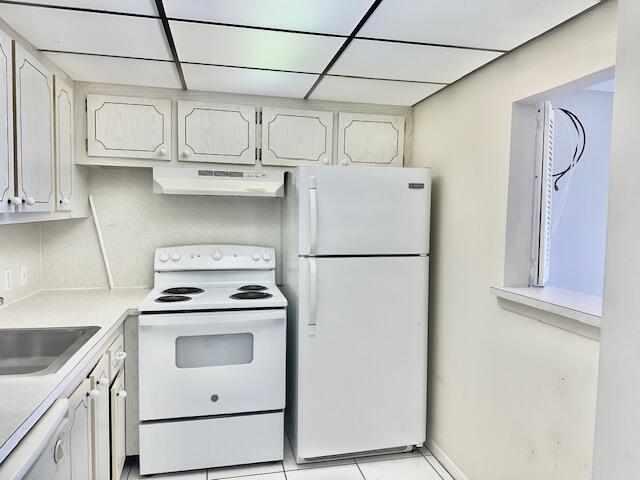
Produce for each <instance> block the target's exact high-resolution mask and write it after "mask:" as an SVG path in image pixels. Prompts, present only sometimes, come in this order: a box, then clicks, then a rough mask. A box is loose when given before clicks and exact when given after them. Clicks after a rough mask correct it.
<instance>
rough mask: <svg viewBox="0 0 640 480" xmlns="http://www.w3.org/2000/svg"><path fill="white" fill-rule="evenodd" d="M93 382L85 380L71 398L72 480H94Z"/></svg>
mask: <svg viewBox="0 0 640 480" xmlns="http://www.w3.org/2000/svg"><path fill="white" fill-rule="evenodd" d="M90 392H91V382H90V380H89V379H88V378H85V379H84V381H83V382H82V383H81V384H80V386H79V387H78V388H77V389H76V391H75V392H73V393H72V394H71V396H70V397H69V457H70V461H71V480H87V479H91V478H92V475H93V473H92V470H93V460H92V447H91V445H92V443H93V442H92V421H91V420H92V412H91V402H92V398H91V396H90Z"/></svg>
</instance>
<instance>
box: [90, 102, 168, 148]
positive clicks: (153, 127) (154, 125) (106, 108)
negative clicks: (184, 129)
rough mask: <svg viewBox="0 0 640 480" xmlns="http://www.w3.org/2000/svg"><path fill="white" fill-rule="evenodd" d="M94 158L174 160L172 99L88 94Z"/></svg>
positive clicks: (91, 145)
mask: <svg viewBox="0 0 640 480" xmlns="http://www.w3.org/2000/svg"><path fill="white" fill-rule="evenodd" d="M87 149H88V154H89V156H92V157H121V158H151V159H154V160H171V100H156V99H152V98H135V97H113V96H105V95H87Z"/></svg>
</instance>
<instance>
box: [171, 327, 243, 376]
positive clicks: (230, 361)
mask: <svg viewBox="0 0 640 480" xmlns="http://www.w3.org/2000/svg"><path fill="white" fill-rule="evenodd" d="M252 361H253V334H251V333H230V334H223V335H194V336H190V337H178V338H176V367H178V368H201V367H222V366H225V365H245V364H247V363H251V362H252Z"/></svg>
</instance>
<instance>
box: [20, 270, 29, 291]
mask: <svg viewBox="0 0 640 480" xmlns="http://www.w3.org/2000/svg"><path fill="white" fill-rule="evenodd" d="M28 273H29V272H28V270H27V266H26V265H20V285H21V286H23V287H24V286H25V285H27V284H28V283H29V277H28Z"/></svg>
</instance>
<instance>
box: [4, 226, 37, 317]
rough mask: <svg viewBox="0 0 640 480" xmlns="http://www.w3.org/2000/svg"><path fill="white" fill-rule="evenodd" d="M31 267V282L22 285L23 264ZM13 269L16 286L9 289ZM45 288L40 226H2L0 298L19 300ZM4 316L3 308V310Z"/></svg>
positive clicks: (29, 279) (28, 267)
mask: <svg viewBox="0 0 640 480" xmlns="http://www.w3.org/2000/svg"><path fill="white" fill-rule="evenodd" d="M21 265H25V266H26V267H27V285H26V286H21V285H20V266H21ZM6 270H11V275H12V277H13V284H14V286H13V288H12V289H11V290H10V291H8V292H7V291H5V289H4V288H5V271H6ZM41 287H42V257H41V255H40V225H39V224H37V223H32V224H28V223H25V224H20V225H0V297H2V298H4V301H5V304H6V303H9V302H13V301H16V300H18V299H20V298H22V297H24V296H25V295H29V294H30V293H33V292H35V291H37V290H38V289H40V288H41ZM0 319H2V310H1V309H0Z"/></svg>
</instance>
